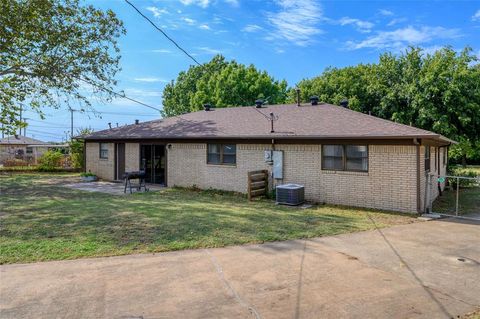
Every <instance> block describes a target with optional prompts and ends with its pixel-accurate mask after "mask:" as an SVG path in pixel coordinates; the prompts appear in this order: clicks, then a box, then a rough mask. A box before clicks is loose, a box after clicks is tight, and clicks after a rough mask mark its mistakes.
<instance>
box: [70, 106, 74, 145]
mask: <svg viewBox="0 0 480 319" xmlns="http://www.w3.org/2000/svg"><path fill="white" fill-rule="evenodd" d="M73 111H75V110H74V109H72V108H70V141H71V140H72V139H73Z"/></svg>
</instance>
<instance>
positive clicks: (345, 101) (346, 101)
mask: <svg viewBox="0 0 480 319" xmlns="http://www.w3.org/2000/svg"><path fill="white" fill-rule="evenodd" d="M340 106H343V107H344V108H348V100H347V99H344V100H342V101H340Z"/></svg>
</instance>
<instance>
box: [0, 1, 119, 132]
mask: <svg viewBox="0 0 480 319" xmlns="http://www.w3.org/2000/svg"><path fill="white" fill-rule="evenodd" d="M0 11H1V12H2V14H1V15H0V107H1V109H0V124H2V128H3V130H4V131H5V132H6V133H7V134H12V133H14V131H15V129H16V128H18V127H23V126H25V125H26V123H24V122H22V121H20V116H19V115H20V112H21V109H22V108H23V110H25V109H27V108H29V109H31V110H33V111H36V112H38V113H39V114H40V115H41V116H42V117H43V114H42V108H43V107H54V108H58V107H60V105H70V103H72V102H75V104H74V106H75V108H78V107H79V105H80V108H82V109H84V108H88V107H91V103H90V101H89V98H91V97H92V90H93V92H94V93H93V96H95V97H96V98H100V99H105V100H109V99H111V97H112V96H111V94H110V93H108V92H107V91H105V90H103V89H102V88H108V89H112V88H113V86H114V85H115V84H116V82H115V80H114V76H115V74H116V73H117V72H118V71H119V65H118V63H119V60H120V54H119V48H118V45H117V39H118V38H119V37H120V36H121V35H122V34H123V33H125V29H124V28H123V24H122V22H121V21H120V20H119V19H118V18H117V17H116V15H115V13H113V11H111V10H107V11H102V10H99V9H96V8H94V7H93V6H91V5H87V6H85V5H81V4H80V0H28V1H26V0H21V1H19V0H2V1H0Z"/></svg>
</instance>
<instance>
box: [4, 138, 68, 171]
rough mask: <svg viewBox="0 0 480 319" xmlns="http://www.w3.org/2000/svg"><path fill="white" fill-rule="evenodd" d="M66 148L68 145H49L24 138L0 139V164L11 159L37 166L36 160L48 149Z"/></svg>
mask: <svg viewBox="0 0 480 319" xmlns="http://www.w3.org/2000/svg"><path fill="white" fill-rule="evenodd" d="M66 147H68V145H56V144H49V143H46V142H43V141H40V140H36V139H34V138H30V137H26V136H19V135H15V136H8V137H5V138H2V139H0V164H3V163H4V162H5V160H12V159H20V160H24V161H26V162H28V163H31V164H37V161H38V158H40V157H41V156H42V155H43V153H45V152H46V151H48V150H49V149H54V148H66Z"/></svg>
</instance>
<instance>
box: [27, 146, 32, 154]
mask: <svg viewBox="0 0 480 319" xmlns="http://www.w3.org/2000/svg"><path fill="white" fill-rule="evenodd" d="M32 153H33V147H31V146H27V154H32Z"/></svg>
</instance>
